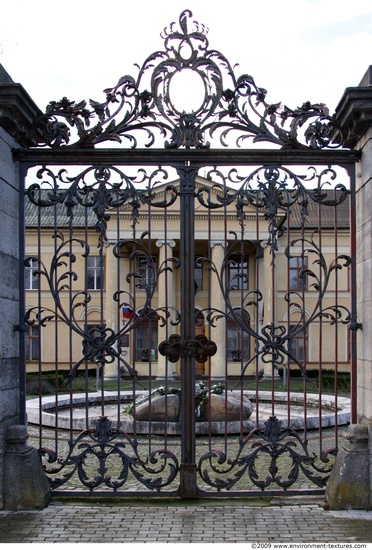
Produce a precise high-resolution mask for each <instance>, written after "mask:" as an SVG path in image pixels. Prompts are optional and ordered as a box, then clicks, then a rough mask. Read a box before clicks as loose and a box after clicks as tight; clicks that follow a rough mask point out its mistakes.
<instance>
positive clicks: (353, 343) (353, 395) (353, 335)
mask: <svg viewBox="0 0 372 550" xmlns="http://www.w3.org/2000/svg"><path fill="white" fill-rule="evenodd" d="M349 176H350V255H351V266H350V269H351V287H350V294H351V325H350V328H351V330H350V353H351V376H350V382H351V388H350V399H351V414H350V423H351V424H357V422H358V411H357V329H358V328H360V325H359V324H358V317H357V282H356V257H357V256H356V182H355V165H354V164H353V165H351V166H350V167H349Z"/></svg>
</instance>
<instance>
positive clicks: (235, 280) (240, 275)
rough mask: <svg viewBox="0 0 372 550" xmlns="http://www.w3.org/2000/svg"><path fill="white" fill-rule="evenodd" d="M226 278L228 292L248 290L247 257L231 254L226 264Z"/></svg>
mask: <svg viewBox="0 0 372 550" xmlns="http://www.w3.org/2000/svg"><path fill="white" fill-rule="evenodd" d="M228 277H229V287H230V290H247V289H248V257H247V256H243V255H242V254H232V255H231V256H230V257H229V262H228Z"/></svg>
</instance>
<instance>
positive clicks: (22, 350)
mask: <svg viewBox="0 0 372 550" xmlns="http://www.w3.org/2000/svg"><path fill="white" fill-rule="evenodd" d="M27 170H28V165H26V164H23V163H20V164H19V276H18V284H19V325H18V329H19V423H20V424H21V425H24V426H25V425H26V424H27V414H26V325H25V311H26V296H25V288H26V286H25V242H26V236H25V232H26V226H25V181H26V174H27Z"/></svg>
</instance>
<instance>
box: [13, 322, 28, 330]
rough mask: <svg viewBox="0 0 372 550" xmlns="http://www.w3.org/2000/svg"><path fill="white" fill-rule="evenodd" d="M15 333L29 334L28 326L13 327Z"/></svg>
mask: <svg viewBox="0 0 372 550" xmlns="http://www.w3.org/2000/svg"><path fill="white" fill-rule="evenodd" d="M13 332H27V325H26V324H25V323H21V324H19V325H13Z"/></svg>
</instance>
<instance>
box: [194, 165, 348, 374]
mask: <svg viewBox="0 0 372 550" xmlns="http://www.w3.org/2000/svg"><path fill="white" fill-rule="evenodd" d="M208 177H209V178H210V179H213V181H216V182H218V181H219V179H220V180H221V183H215V184H214V185H211V186H208V187H207V186H205V187H201V188H200V189H199V190H198V192H197V198H198V200H199V202H200V204H201V205H203V206H204V207H205V208H207V209H218V208H224V207H227V206H229V205H235V207H236V217H237V219H238V220H239V224H240V228H241V235H240V236H239V237H238V235H237V234H236V233H233V234H231V235H232V237H231V239H232V242H231V244H229V245H228V246H227V247H226V250H225V254H224V260H223V261H222V264H221V267H220V268H217V267H216V266H215V265H214V263H213V261H212V260H211V259H210V258H199V259H198V262H199V264H204V265H205V267H206V269H208V270H210V271H212V272H213V273H214V274H215V276H216V277H217V279H218V281H219V286H220V289H221V293H222V295H223V296H224V301H225V303H226V311H220V310H218V309H216V308H213V307H212V308H209V309H208V310H205V312H206V313H207V318H208V321H209V322H210V323H211V324H212V325H215V323H216V322H217V321H218V319H220V318H225V319H227V320H230V321H232V322H234V323H235V324H236V325H237V326H238V327H239V328H240V329H241V330H242V331H243V332H245V333H246V334H248V335H249V336H250V337H252V338H253V339H254V341H255V352H254V353H252V354H251V357H250V358H249V360H248V361H246V362H245V363H244V365H242V376H243V375H244V373H245V372H246V371H247V369H248V367H249V366H250V365H252V364H254V362H255V361H256V360H257V358H258V357H260V359H261V360H262V362H263V363H266V364H271V365H272V366H273V369H274V368H277V367H278V366H280V365H283V364H285V363H286V362H287V361H288V360H290V361H291V362H293V364H296V365H297V366H298V368H299V369H300V371H301V373H302V375H303V376H304V377H305V378H306V377H307V373H306V368H305V365H304V363H303V362H302V361H301V360H299V359H298V357H296V356H295V355H294V354H293V353H292V352H291V346H290V343H291V341H292V340H293V339H294V338H296V337H298V336H299V335H303V334H304V333H305V332H306V330H307V329H308V327H309V326H310V325H311V324H312V323H313V322H314V321H316V320H323V321H326V322H328V323H329V324H330V325H334V324H335V323H336V322H337V323H338V322H340V323H342V324H344V325H348V324H349V323H350V321H351V314H350V311H349V309H348V308H346V307H345V306H342V305H341V304H335V305H325V299H324V298H325V296H326V293H327V291H328V290H329V288H330V283H331V277H332V275H334V274H335V273H336V272H338V271H339V270H342V269H345V268H348V266H349V265H350V263H351V258H350V256H348V255H345V254H342V255H338V256H337V257H335V258H334V259H333V260H332V261H330V262H329V261H327V259H326V257H325V255H324V254H323V253H322V249H321V247H320V245H319V243H317V235H318V230H313V231H312V235H311V236H310V237H309V238H306V237H305V233H304V232H302V237H300V238H298V239H293V240H292V241H291V242H290V243H289V244H288V246H286V249H285V255H286V257H287V258H288V260H290V258H292V257H293V250H294V249H297V250H300V251H301V252H300V255H299V257H300V258H302V259H304V258H305V256H307V257H309V258H310V259H312V264H311V266H308V267H306V268H305V267H304V268H303V269H302V270H301V272H300V277H301V278H302V279H303V280H305V279H306V280H307V281H308V285H309V289H311V290H314V291H316V294H315V293H314V296H316V299H315V300H313V302H312V304H313V305H312V306H311V311H307V309H306V307H305V298H306V296H305V293H302V292H298V291H295V290H289V291H288V292H287V293H286V294H285V296H284V301H285V302H286V303H287V304H288V309H289V310H290V311H291V313H294V312H295V313H296V314H297V315H298V318H297V320H296V321H295V322H293V323H292V324H291V325H290V326H287V325H286V324H284V323H282V324H277V322H276V321H275V322H274V320H272V322H269V323H266V324H262V326H260V327H259V328H258V327H257V324H256V325H255V326H254V325H252V324H251V323H250V317H251V315H250V313H254V315H253V316H254V318H256V319H259V318H260V317H263V315H262V313H261V310H263V309H264V298H265V297H264V296H263V294H262V292H261V291H260V290H258V289H256V290H248V289H247V290H244V291H243V292H242V293H241V304H240V309H239V310H237V309H236V307H235V308H234V300H233V294H234V291H235V290H236V289H237V288H238V287H240V285H241V284H243V283H244V281H245V278H246V274H244V273H242V272H241V273H235V272H234V274H233V276H231V275H230V265H231V258H232V257H235V256H239V255H240V256H241V255H242V252H241V241H243V240H244V239H245V224H246V217H247V215H248V214H249V213H250V212H252V211H253V212H260V213H261V215H262V217H263V219H265V220H266V221H267V222H268V223H267V227H268V232H267V239H265V243H264V244H265V248H267V250H268V253H269V254H270V257H271V267H272V269H274V267H275V259H276V253H277V250H278V247H279V239H280V237H282V235H283V233H284V231H285V223H286V221H287V220H288V218H289V217H290V215H291V213H292V212H293V211H294V209H295V208H296V210H297V217H298V220H299V221H298V224H299V227H301V228H303V229H304V228H305V227H306V222H307V218H308V216H309V204H310V202H313V203H315V204H317V205H319V206H328V207H337V206H339V205H340V204H342V203H343V202H344V201H345V200H346V198H347V196H348V195H349V193H350V191H349V190H348V189H347V188H346V187H345V185H344V184H342V183H339V184H336V185H333V186H332V187H331V188H328V186H329V185H330V182H331V181H332V180H335V179H336V177H337V174H336V172H335V171H334V170H333V169H330V168H327V169H322V170H321V171H320V173H318V172H317V171H316V169H315V168H314V167H310V168H309V169H308V173H307V174H305V175H302V176H299V175H297V174H295V173H294V172H293V171H291V170H289V169H288V168H286V167H283V166H277V165H274V164H272V165H268V166H261V167H259V168H257V169H255V170H254V171H253V172H252V173H251V174H249V175H248V176H240V175H239V174H238V172H237V170H236V169H232V170H231V171H230V172H229V173H228V175H227V176H226V175H224V174H222V173H221V172H219V171H217V170H216V169H214V170H212V171H211V172H210V173H209V174H208ZM227 182H232V183H235V184H240V187H238V188H237V189H234V188H233V186H228V185H227ZM312 182H315V185H314V187H312V188H310V187H309V183H312ZM251 244H253V245H254V246H255V247H256V250H257V253H256V256H257V257H258V256H262V250H263V248H262V243H261V244H260V243H251ZM296 255H297V256H298V252H297V253H296ZM242 312H243V314H242Z"/></svg>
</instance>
